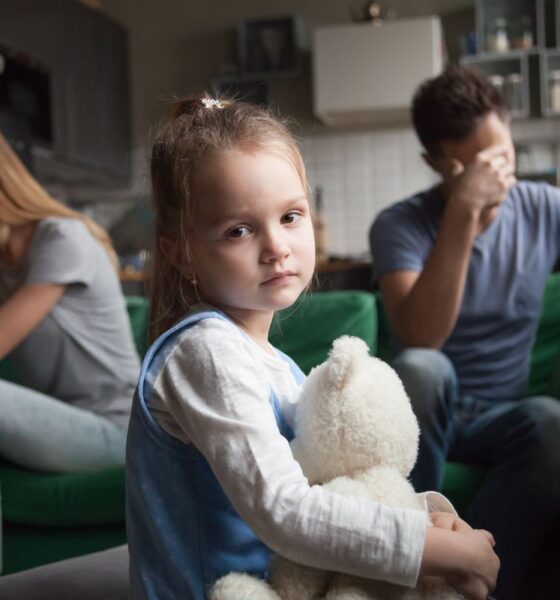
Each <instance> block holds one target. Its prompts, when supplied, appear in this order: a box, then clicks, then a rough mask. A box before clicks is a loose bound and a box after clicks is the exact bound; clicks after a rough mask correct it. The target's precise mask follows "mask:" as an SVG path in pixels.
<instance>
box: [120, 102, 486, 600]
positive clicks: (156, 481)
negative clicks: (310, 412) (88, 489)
mask: <svg viewBox="0 0 560 600" xmlns="http://www.w3.org/2000/svg"><path fill="white" fill-rule="evenodd" d="M152 182H153V192H154V202H155V210H156V227H157V230H156V237H157V247H156V252H155V259H154V280H153V282H154V287H153V293H152V333H153V337H154V338H155V337H157V336H159V337H157V341H156V342H155V343H154V344H153V346H152V347H151V349H150V351H149V352H148V355H147V357H146V359H145V362H144V365H143V367H142V371H141V375H140V382H139V385H138V388H137V394H136V397H135V400H134V403H133V410H132V416H131V423H130V428H129V437H128V444H127V502H128V504H127V506H128V515H127V523H128V541H129V549H130V560H131V569H130V571H131V589H132V597H133V598H137V599H150V600H155V599H158V600H161V599H163V598H170V599H171V598H189V599H194V600H202V599H203V598H205V597H206V594H207V592H208V589H209V588H210V587H211V586H212V585H213V583H214V582H215V581H216V580H217V579H218V578H219V577H221V576H222V575H224V574H226V573H228V572H230V571H245V572H249V573H252V574H255V575H258V576H261V577H262V576H264V573H265V570H266V566H267V561H268V558H269V555H270V552H271V550H272V551H274V552H278V553H280V554H283V555H284V556H286V557H287V558H290V559H292V560H294V561H296V562H300V563H304V564H306V565H310V566H314V567H318V568H322V569H330V570H337V571H343V572H347V573H351V574H356V575H359V576H362V577H370V578H375V579H382V580H387V581H392V582H395V583H400V584H403V585H408V586H413V585H414V584H415V583H416V580H417V577H418V575H419V573H422V574H434V575H435V574H438V575H443V576H445V577H447V578H448V580H449V581H450V582H451V583H452V584H453V585H455V586H456V587H457V588H458V589H459V590H461V591H463V592H464V593H465V594H467V595H468V596H469V598H486V594H487V593H488V590H489V589H490V588H491V587H492V585H493V583H494V581H495V577H496V572H497V565H498V561H497V558H496V556H495V555H494V553H493V550H492V544H493V540H492V538H491V535H490V534H489V533H487V532H480V531H473V530H471V529H470V527H469V526H468V525H466V524H465V523H463V522H462V521H460V520H459V519H457V518H455V517H453V516H451V515H445V514H441V513H438V514H436V515H435V516H434V519H433V520H434V524H435V525H436V527H431V528H429V529H426V525H425V515H424V514H422V513H421V512H420V511H411V510H397V509H392V508H388V507H385V506H381V505H379V504H376V503H373V502H371V501H369V500H364V499H360V498H349V497H341V496H338V495H336V494H332V493H328V492H326V491H324V490H323V489H322V488H320V487H318V486H314V487H310V486H309V485H308V482H307V480H306V479H305V477H304V476H303V474H302V472H301V470H300V468H299V466H298V464H297V463H296V462H295V460H294V459H293V457H292V454H291V451H290V446H289V440H290V438H291V436H292V435H293V434H292V431H291V426H290V425H291V423H290V416H291V413H292V409H293V406H294V402H295V401H296V399H297V396H298V389H299V385H300V384H301V383H302V381H303V376H302V373H301V371H300V370H299V369H298V368H297V366H296V365H295V364H294V363H293V362H292V361H291V360H290V359H289V358H288V357H287V356H285V355H282V354H281V353H280V352H278V351H277V350H275V349H274V348H273V347H271V345H270V344H269V342H268V333H269V329H270V325H271V321H272V318H273V315H274V312H275V311H277V310H280V309H283V308H286V307H287V306H290V305H291V304H292V303H293V302H295V300H296V299H297V297H298V296H299V295H300V294H301V293H302V292H303V291H304V290H305V289H306V287H307V285H308V284H309V281H310V279H311V276H312V273H313V269H314V260H315V258H314V257H315V247H314V238H313V228H312V224H311V215H310V209H309V204H308V198H307V183H306V179H305V169H304V165H303V161H302V158H301V155H300V153H299V151H298V148H297V145H296V143H295V141H294V140H293V138H292V137H291V135H290V134H289V132H288V130H287V129H286V127H285V126H284V125H283V124H282V123H280V122H279V121H278V120H276V119H275V118H273V117H272V116H271V114H270V113H269V112H267V111H266V110H265V109H262V108H257V107H255V106H252V105H248V104H244V103H238V102H233V101H226V100H214V99H208V98H202V99H195V100H183V101H179V102H177V103H176V105H175V106H174V107H173V110H172V113H171V116H170V118H169V120H168V122H167V123H166V125H165V126H164V127H163V129H162V130H161V132H160V134H159V136H158V137H157V140H156V142H155V144H154V147H153V154H152ZM240 600H241V599H240Z"/></svg>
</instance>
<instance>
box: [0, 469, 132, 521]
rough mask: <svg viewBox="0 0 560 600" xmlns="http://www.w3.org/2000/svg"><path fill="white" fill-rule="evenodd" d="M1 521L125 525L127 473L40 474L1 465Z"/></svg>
mask: <svg viewBox="0 0 560 600" xmlns="http://www.w3.org/2000/svg"><path fill="white" fill-rule="evenodd" d="M0 483H1V486H2V518H3V519H4V520H5V521H10V522H12V523H22V524H26V525H59V526H73V525H98V524H108V523H122V522H123V521H124V513H125V500H124V498H125V496H124V469H123V468H122V467H116V468H112V469H106V470H103V471H96V472H91V473H38V472H36V471H29V470H27V469H22V468H21V467H18V466H15V465H12V464H10V463H8V462H5V461H3V462H0Z"/></svg>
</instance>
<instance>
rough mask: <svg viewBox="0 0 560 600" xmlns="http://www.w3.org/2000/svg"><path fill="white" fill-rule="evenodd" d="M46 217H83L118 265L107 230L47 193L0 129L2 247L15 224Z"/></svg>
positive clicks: (0, 232)
mask: <svg viewBox="0 0 560 600" xmlns="http://www.w3.org/2000/svg"><path fill="white" fill-rule="evenodd" d="M47 217H66V218H69V219H80V221H82V222H83V223H84V225H85V226H86V227H87V228H88V230H89V231H90V233H91V235H93V237H94V238H95V239H97V240H98V241H99V243H100V244H101V245H102V246H103V248H104V249H105V250H106V251H107V254H108V255H109V258H110V259H111V262H112V263H113V266H114V267H115V269H116V268H117V266H118V259H117V255H116V253H115V251H114V249H113V245H112V244H111V240H110V238H109V236H108V234H107V232H106V231H105V230H104V229H103V228H102V227H100V226H99V225H98V224H97V223H95V222H94V221H92V219H90V218H89V217H87V216H85V215H82V214H80V213H79V212H77V211H75V210H72V209H70V208H68V207H67V206H64V204H61V203H60V202H58V201H57V200H55V199H54V198H53V197H52V196H51V195H50V194H48V193H47V191H46V190H45V189H44V188H43V187H41V185H40V184H39V182H38V181H37V180H36V179H35V178H34V177H33V176H32V175H31V173H30V172H29V171H28V170H27V169H26V168H25V166H24V165H23V163H22V162H21V161H20V159H19V158H18V156H17V154H16V153H15V152H14V151H13V150H12V148H11V147H10V145H9V144H8V142H7V141H6V139H5V138H4V136H3V135H2V134H1V133H0V248H1V247H2V245H3V244H4V243H5V242H6V241H7V239H8V236H9V234H10V229H11V228H12V227H17V226H18V225H25V224H28V223H33V222H37V221H41V220H42V219H46V218H47Z"/></svg>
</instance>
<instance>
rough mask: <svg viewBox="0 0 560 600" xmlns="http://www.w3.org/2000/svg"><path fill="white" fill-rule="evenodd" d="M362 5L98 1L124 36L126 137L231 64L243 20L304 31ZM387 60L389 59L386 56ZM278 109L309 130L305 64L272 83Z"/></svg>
mask: <svg viewBox="0 0 560 600" xmlns="http://www.w3.org/2000/svg"><path fill="white" fill-rule="evenodd" d="M364 5H365V1H364V0H321V1H320V2H318V1H317V0H283V1H279V0H230V1H228V2H223V1H220V0H206V1H205V2H200V1H193V0H104V1H102V2H101V6H102V10H104V11H105V12H106V13H107V14H108V15H110V16H111V17H113V18H114V19H116V20H117V21H119V22H121V23H122V24H123V25H125V26H126V27H127V29H128V31H129V40H130V63H131V90H132V114H133V131H134V139H135V141H136V142H137V143H141V142H142V141H143V140H145V139H146V134H147V133H148V132H149V130H150V128H151V127H153V125H154V124H155V123H156V122H157V121H158V119H159V118H160V117H161V116H162V115H163V114H164V112H165V99H166V98H167V99H169V97H170V96H172V95H173V94H185V93H189V92H191V93H192V92H200V91H202V90H204V89H206V88H207V87H208V85H209V82H210V81H211V79H212V78H213V77H215V76H216V75H218V74H219V71H220V68H221V67H222V66H223V65H225V64H232V63H234V62H235V60H236V45H235V44H236V40H235V28H236V26H237V24H238V22H239V21H241V20H242V19H246V18H262V17H267V16H283V15H289V14H298V15H300V16H301V17H302V18H303V21H304V23H305V24H306V26H307V29H308V31H311V30H312V29H313V28H314V27H316V26H319V25H326V24H333V23H347V22H350V21H351V14H352V13H353V12H354V13H355V12H357V11H358V10H359V9H360V8H361V7H363V6H364ZM383 5H386V6H388V7H390V8H393V9H395V10H396V11H397V14H398V16H399V17H412V16H418V15H427V14H446V15H447V14H453V13H456V12H457V11H460V10H461V9H464V8H469V7H471V8H472V7H473V6H474V0H392V1H391V2H387V3H383ZM387 60H388V61H389V60H390V57H387ZM272 94H273V99H274V101H275V102H276V103H278V105H279V106H280V108H281V110H282V112H284V113H287V114H290V115H292V116H293V117H295V118H297V119H298V120H299V121H300V123H302V124H303V125H304V126H305V129H306V131H310V130H312V129H313V128H315V127H316V126H317V123H316V122H314V121H313V119H312V117H311V88H310V80H309V67H308V66H307V70H306V71H305V72H304V73H303V74H302V76H300V77H296V78H292V79H283V80H279V81H277V82H276V83H275V84H273V90H272Z"/></svg>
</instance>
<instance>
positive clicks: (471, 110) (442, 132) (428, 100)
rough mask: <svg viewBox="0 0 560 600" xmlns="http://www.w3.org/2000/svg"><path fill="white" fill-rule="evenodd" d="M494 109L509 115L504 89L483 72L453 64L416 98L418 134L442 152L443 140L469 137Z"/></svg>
mask: <svg viewBox="0 0 560 600" xmlns="http://www.w3.org/2000/svg"><path fill="white" fill-rule="evenodd" d="M490 112H496V113H497V114H498V116H499V117H500V118H502V119H505V118H506V117H507V111H506V108H505V105H504V101H503V99H502V96H501V94H500V92H499V91H498V90H497V89H496V88H495V87H494V86H493V85H492V83H490V81H489V80H488V79H487V78H486V77H485V76H484V75H483V74H482V73H480V72H478V71H476V70H474V69H471V68H467V67H455V66H453V67H449V68H448V69H447V70H446V71H444V72H443V73H442V74H441V75H439V76H437V77H434V78H433V79H428V80H427V81H425V82H424V83H423V84H421V85H420V87H419V88H418V89H417V90H416V93H415V94H414V98H413V100H412V122H413V123H414V128H415V129H416V134H417V135H418V138H419V139H420V142H421V144H422V145H423V146H424V148H425V149H426V150H427V151H428V153H429V154H432V155H437V154H439V152H440V150H441V148H440V145H439V143H440V142H441V141H443V140H462V139H464V138H466V137H468V136H469V134H470V133H472V131H473V130H474V129H475V127H476V125H477V123H478V122H479V121H480V119H481V118H482V117H484V116H485V115H487V114H488V113H490Z"/></svg>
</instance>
